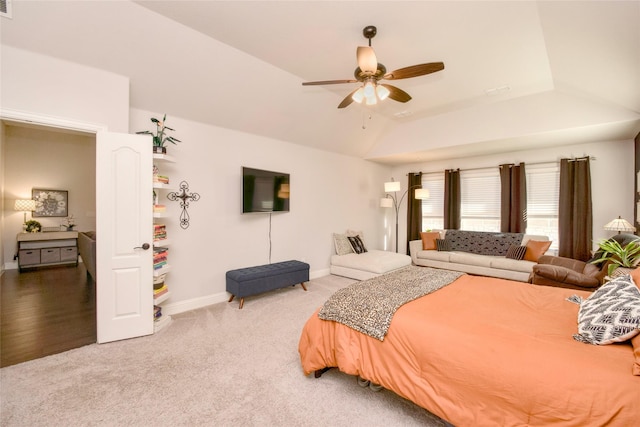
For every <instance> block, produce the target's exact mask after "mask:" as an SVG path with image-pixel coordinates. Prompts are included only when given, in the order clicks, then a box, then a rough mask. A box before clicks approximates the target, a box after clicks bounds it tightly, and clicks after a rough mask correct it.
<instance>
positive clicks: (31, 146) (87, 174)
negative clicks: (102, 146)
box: [2, 125, 96, 268]
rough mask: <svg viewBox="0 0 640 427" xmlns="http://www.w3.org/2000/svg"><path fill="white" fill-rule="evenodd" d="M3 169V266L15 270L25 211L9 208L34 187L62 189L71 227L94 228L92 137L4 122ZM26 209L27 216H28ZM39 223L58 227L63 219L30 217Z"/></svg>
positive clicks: (84, 229) (93, 154)
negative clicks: (17, 245) (71, 220)
mask: <svg viewBox="0 0 640 427" xmlns="http://www.w3.org/2000/svg"><path fill="white" fill-rule="evenodd" d="M4 129H5V133H4V134H5V140H4V153H5V156H4V160H5V167H4V168H3V172H4V173H3V178H4V180H5V186H4V197H3V200H4V207H5V209H4V211H3V218H4V221H5V226H4V231H3V234H2V246H3V248H4V258H3V261H4V265H5V267H11V268H15V267H16V265H15V262H13V256H14V254H15V248H16V234H17V233H19V232H21V230H22V221H23V220H24V215H23V213H22V212H16V211H14V210H13V203H14V201H15V199H30V198H31V190H32V189H33V188H43V189H52V190H66V191H68V192H69V193H68V196H69V207H68V212H69V215H74V218H75V220H76V221H75V222H76V228H75V229H76V230H80V231H87V230H95V220H96V218H95V215H96V213H95V205H96V196H95V188H96V186H95V182H96V180H95V159H96V148H95V137H94V136H93V135H81V134H69V133H66V132H60V131H50V130H43V129H41V128H34V127H24V126H9V125H7V126H4ZM31 218H32V217H31V214H30V213H27V220H29V219H31ZM33 219H35V220H36V221H38V222H40V224H41V225H42V226H43V227H59V226H60V224H61V223H62V220H63V219H64V218H60V217H37V218H33Z"/></svg>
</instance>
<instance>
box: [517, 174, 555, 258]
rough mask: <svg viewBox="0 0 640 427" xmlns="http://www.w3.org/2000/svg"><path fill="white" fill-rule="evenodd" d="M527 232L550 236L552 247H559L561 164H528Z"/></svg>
mask: <svg viewBox="0 0 640 427" xmlns="http://www.w3.org/2000/svg"><path fill="white" fill-rule="evenodd" d="M525 167H526V171H527V234H537V235H542V236H549V240H551V241H553V243H552V244H551V249H558V201H559V199H560V165H559V164H558V163H546V164H538V165H531V166H526V165H525Z"/></svg>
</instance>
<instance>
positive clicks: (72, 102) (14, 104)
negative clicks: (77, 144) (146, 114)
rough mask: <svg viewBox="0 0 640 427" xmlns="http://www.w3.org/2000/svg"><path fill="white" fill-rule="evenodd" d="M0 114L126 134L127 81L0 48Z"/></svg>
mask: <svg viewBox="0 0 640 427" xmlns="http://www.w3.org/2000/svg"><path fill="white" fill-rule="evenodd" d="M0 57H2V61H0V93H1V94H2V99H1V100H2V102H1V103H0V105H1V106H2V111H3V112H7V111H10V112H11V113H18V114H19V113H21V112H26V113H29V114H32V115H38V116H45V117H47V116H48V117H53V118H62V119H71V120H75V121H78V122H83V123H92V124H99V125H104V126H106V127H108V129H109V130H110V131H112V132H128V130H129V122H128V119H129V114H128V111H129V79H128V78H127V77H123V76H119V75H117V74H113V73H109V72H106V71H102V70H97V69H95V68H90V67H85V66H82V65H78V64H74V63H72V62H68V61H63V60H60V59H56V58H52V57H49V56H45V55H39V54H36V53H33V52H28V51H25V50H21V49H16V48H13V47H11V46H7V45H0Z"/></svg>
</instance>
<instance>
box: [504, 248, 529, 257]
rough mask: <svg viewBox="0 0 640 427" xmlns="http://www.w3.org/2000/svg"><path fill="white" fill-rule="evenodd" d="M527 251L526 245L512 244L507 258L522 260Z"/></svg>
mask: <svg viewBox="0 0 640 427" xmlns="http://www.w3.org/2000/svg"><path fill="white" fill-rule="evenodd" d="M525 252H527V247H526V246H516V245H511V246H509V249H508V250H507V258H509V259H517V260H522V259H524V254H525Z"/></svg>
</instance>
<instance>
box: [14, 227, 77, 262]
mask: <svg viewBox="0 0 640 427" xmlns="http://www.w3.org/2000/svg"><path fill="white" fill-rule="evenodd" d="M16 240H17V241H18V269H19V270H20V271H22V269H23V268H31V267H44V266H50V265H62V264H75V265H78V232H77V231H51V232H44V233H20V234H18V236H17V238H16Z"/></svg>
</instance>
